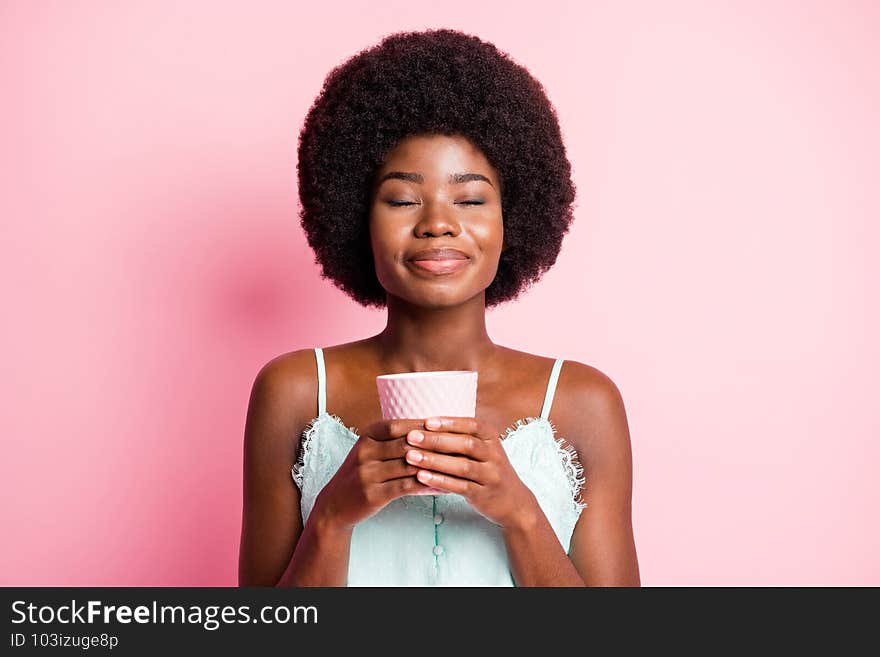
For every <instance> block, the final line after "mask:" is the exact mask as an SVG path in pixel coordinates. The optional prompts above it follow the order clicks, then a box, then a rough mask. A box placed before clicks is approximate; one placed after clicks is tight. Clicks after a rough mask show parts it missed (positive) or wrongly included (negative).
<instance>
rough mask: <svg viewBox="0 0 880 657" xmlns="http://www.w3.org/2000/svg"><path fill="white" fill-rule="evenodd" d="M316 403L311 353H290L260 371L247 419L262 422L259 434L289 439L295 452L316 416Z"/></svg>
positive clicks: (312, 351)
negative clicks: (302, 435) (254, 418)
mask: <svg viewBox="0 0 880 657" xmlns="http://www.w3.org/2000/svg"><path fill="white" fill-rule="evenodd" d="M317 399H318V381H317V364H316V361H315V352H314V350H312V349H300V350H296V351H291V352H288V353H285V354H281V355H279V356H276V357H275V358H273V359H272V360H270V361H268V362H267V363H266V364H265V365H263V366H262V367H261V368H260V371H259V372H258V373H257V375H256V377H255V379H254V383H253V387H252V390H251V398H250V403H249V410H248V415H249V416H255V417H259V418H261V422H260V424H261V426H262V427H263V429H265V431H264V432H261V433H264V434H265V435H270V434H272V435H278V436H285V437H289V438H290V439H291V441H292V442H291V444H290V447H291V448H293V450H294V451H295V450H296V448H297V447H298V444H299V438H300V437H301V433H302V431H303V430H304V429H305V427H306V425H307V424H308V423H309V421H310V420H311V419H312V418H314V417H315V415H317V408H318V402H317ZM249 419H250V418H249Z"/></svg>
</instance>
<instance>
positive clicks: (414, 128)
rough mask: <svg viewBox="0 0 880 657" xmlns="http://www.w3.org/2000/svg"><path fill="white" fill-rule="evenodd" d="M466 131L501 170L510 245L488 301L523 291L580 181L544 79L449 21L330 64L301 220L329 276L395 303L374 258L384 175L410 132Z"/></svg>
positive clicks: (548, 252) (301, 159) (309, 133)
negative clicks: (375, 209) (377, 186)
mask: <svg viewBox="0 0 880 657" xmlns="http://www.w3.org/2000/svg"><path fill="white" fill-rule="evenodd" d="M420 134H442V135H462V136H464V137H466V138H467V139H469V140H470V141H471V142H472V143H473V144H474V145H476V146H477V147H478V148H479V149H480V150H481V151H482V152H483V154H484V155H485V156H486V159H488V160H489V162H490V163H491V164H492V166H493V167H495V169H496V170H497V171H498V172H499V174H500V177H501V209H502V216H503V222H504V237H505V244H506V248H505V250H503V251H502V253H501V259H500V262H499V264H498V271H497V274H496V276H495V279H494V280H493V281H492V283H491V284H490V285H489V287H488V288H487V289H486V306H487V307H490V306H494V305H495V304H498V303H502V302H504V301H509V300H511V299H515V298H516V297H518V296H519V294H520V293H521V292H523V291H524V290H525V289H527V288H528V287H529V286H530V285H531V284H532V283H534V282H536V281H537V280H538V279H540V277H541V276H542V275H543V274H544V272H545V271H547V270H548V269H549V268H550V267H552V266H553V264H554V263H555V262H556V257H557V255H558V254H559V250H560V248H561V246H562V238H563V236H564V235H565V233H567V232H568V229H569V225H570V224H571V221H572V216H573V215H572V208H573V202H574V197H575V186H574V183H573V182H572V180H571V165H570V163H569V161H568V158H567V157H566V153H565V146H564V144H563V142H562V136H561V133H560V129H559V122H558V119H557V116H556V111H555V109H554V108H553V106H552V104H551V103H550V101H549V100H548V98H547V96H546V94H545V92H544V88H543V87H542V85H541V83H540V82H538V81H537V80H536V79H535V78H533V77H532V76H531V74H530V73H529V72H528V70H527V69H525V68H524V67H523V66H520V65H519V64H517V63H515V62H514V61H512V60H511V59H510V58H509V56H508V55H507V54H506V53H503V52H501V51H499V50H498V48H496V46H494V45H493V44H491V43H488V42H485V41H483V40H481V39H479V38H478V37H476V36H471V35H468V34H464V33H462V32H458V31H455V30H449V29H432V30H426V31H423V32H401V33H397V34H393V35H390V36H387V37H385V38H384V39H383V40H382V42H381V43H379V44H378V45H376V46H373V47H372V48H369V49H366V50H363V51H361V52H359V53H358V54H356V55H354V56H353V57H351V58H350V59H349V60H347V61H346V62H344V63H343V64H340V65H339V66H337V67H335V68H334V69H333V70H332V71H330V73H329V74H328V75H327V78H326V79H325V81H324V85H323V88H322V89H321V93H320V94H319V95H318V97H317V98H316V99H315V102H314V103H313V105H312V107H311V109H310V110H309V112H308V115H307V116H306V119H305V122H304V125H303V128H302V131H301V132H300V136H299V148H298V163H297V173H298V182H299V197H300V203H301V206H302V207H301V210H300V222H301V224H302V227H303V229H304V230H305V232H306V237H307V239H308V243H309V246H311V247H312V249H313V250H314V252H315V255H316V262H317V263H318V264H319V265H320V266H321V268H322V278H326V279H329V280H331V281H332V282H333V283H334V284H335V285H336V286H337V287H338V288H340V289H341V290H343V291H344V292H345V293H346V294H348V295H349V296H350V297H352V298H353V299H354V300H355V301H357V302H358V303H360V304H362V305H364V306H375V307H380V308H381V307H384V306H385V302H386V293H385V290H384V288H383V287H382V285H381V284H380V283H379V279H378V278H377V277H376V272H375V269H374V266H373V254H372V249H371V245H370V235H369V211H370V204H371V193H372V186H373V179H374V175H375V173H376V171H377V170H378V168H379V167H380V166H381V164H382V162H383V161H384V159H385V156H386V155H387V153H388V152H389V151H390V150H391V149H392V148H393V147H394V146H395V145H396V144H397V143H398V142H399V141H400V140H401V139H403V138H405V137H408V136H412V135H420Z"/></svg>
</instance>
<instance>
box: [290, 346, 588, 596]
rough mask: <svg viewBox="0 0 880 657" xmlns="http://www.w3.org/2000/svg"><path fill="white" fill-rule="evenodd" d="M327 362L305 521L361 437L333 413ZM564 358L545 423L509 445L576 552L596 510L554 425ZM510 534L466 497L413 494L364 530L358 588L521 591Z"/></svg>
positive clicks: (301, 470)
mask: <svg viewBox="0 0 880 657" xmlns="http://www.w3.org/2000/svg"><path fill="white" fill-rule="evenodd" d="M315 358H316V359H317V364H318V416H317V417H316V418H314V419H313V420H312V421H311V422H309V425H308V426H307V427H306V429H305V431H304V432H303V438H302V443H301V449H300V458H299V460H298V461H297V463H296V465H294V467H293V468H292V470H291V474H292V476H293V480H294V482H296V485H297V486H298V487H299V489H300V492H301V498H300V509H301V512H302V518H303V524H305V523H306V522H307V521H308V517H309V514H310V513H311V511H312V508H313V507H314V504H315V499H316V498H317V497H318V494H319V493H320V492H321V489H322V488H323V487H324V486H325V485H326V483H327V482H328V481H330V479H331V478H332V477H333V475H334V474H336V471H337V470H338V469H339V466H340V465H342V462H343V461H344V460H345V457H346V456H347V455H348V452H349V450H351V448H352V446H353V445H354V444H355V442H356V441H357V440H358V437H359V436H358V434H357V433H356V431H355V429H354V428H347V427H346V426H345V423H344V422H343V421H342V420H341V419H340V418H339V417H337V416H336V415H331V414H329V413H327V391H326V374H325V369H324V354H323V351H322V349H321V348H320V347H319V348H316V349H315ZM562 363H563V360H562V359H557V360H556V362H555V363H554V365H553V370H552V372H551V374H550V380H549V382H548V384H547V392H546V394H545V396H544V406H543V408H542V409H541V415H540V417H528V418H524V419H522V420H518V421H517V422H516V424H515V425H514V426H512V427H510V428H508V429H507V430H506V431H505V432H504V433H503V434H502V435H501V438H502V445H503V446H504V449H505V451H506V453H507V456H508V458H509V459H510V462H511V465H512V466H513V468H514V469H515V470H516V473H517V474H518V475H519V477H520V479H521V480H522V481H523V483H524V484H526V486H528V487H529V489H530V490H531V491H532V493H533V494H534V495H535V498H536V499H537V501H538V504H539V505H540V507H541V509H542V511H543V512H544V514H545V515H546V516H547V520H548V521H549V522H550V525H551V526H552V527H553V531H554V532H555V533H556V536H557V538H558V539H559V542H560V543H561V544H562V547H563V548H564V549H565V552H566V553H568V552H569V546H570V542H571V535H572V531H573V530H574V526H575V523H576V522H577V520H578V517H579V516H580V513H581V510H582V509H584V508H585V507H586V504H585V503H583V502H582V499H581V494H580V491H581V486H582V485H583V483H584V479H583V470H582V468H581V465H580V463H579V460H578V457H577V453H576V452H575V450H574V448H573V447H572V446H570V445H568V444H566V442H565V440H564V439H563V438H557V437H556V435H555V434H556V429H555V427H554V426H553V425H552V423H551V422H550V419H549V414H550V406H551V405H552V403H553V394H554V392H555V390H556V382H557V380H558V379H559V370H560V368H561V367H562ZM514 585H515V583H514V580H513V575H512V574H511V572H510V563H509V561H508V558H507V549H506V547H505V544H504V540H503V536H502V532H501V528H500V527H499V526H498V525H496V524H494V523H492V522H490V521H489V520H487V519H486V518H485V517H484V516H482V515H481V514H480V513H478V512H477V511H476V510H475V509H474V508H473V507H472V506H471V505H470V503H469V502H468V501H467V500H466V499H465V498H464V497H462V496H461V495H457V494H452V493H450V494H446V495H406V496H404V497H399V498H397V499H396V500H393V501H392V502H390V503H389V504H388V505H386V506H385V507H384V508H382V509H381V510H380V511H379V512H378V513H377V514H375V515H373V516H371V517H370V518H367V519H366V520H364V521H363V522H361V523H359V524H357V525H356V526H355V528H354V530H353V532H352V538H351V550H350V553H349V566H348V586H514Z"/></svg>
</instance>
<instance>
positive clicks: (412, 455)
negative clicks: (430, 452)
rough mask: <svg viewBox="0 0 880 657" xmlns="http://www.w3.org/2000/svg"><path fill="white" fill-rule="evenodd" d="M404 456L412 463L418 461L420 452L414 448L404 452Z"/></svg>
mask: <svg viewBox="0 0 880 657" xmlns="http://www.w3.org/2000/svg"><path fill="white" fill-rule="evenodd" d="M406 458H407V460H409V461H412V462H413V463H418V462H419V461H421V460H422V453H421V452H417V451H416V450H414V449H411V450H409V451H408V452H407V453H406Z"/></svg>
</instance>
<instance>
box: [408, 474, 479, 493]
mask: <svg viewBox="0 0 880 657" xmlns="http://www.w3.org/2000/svg"><path fill="white" fill-rule="evenodd" d="M416 479H417V480H418V481H420V482H421V483H422V484H424V485H425V486H431V487H432V488H439V489H440V490H442V491H446V492H447V493H458V494H459V495H463V496H464V497H470V496H471V495H473V494H474V493H475V492H476V489H477V488H479V486H480V484H478V483H475V482H473V481H469V480H467V479H459V478H458V477H453V476H452V475H448V474H443V473H441V472H432V471H431V470H419V472H418V474H417V475H416Z"/></svg>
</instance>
